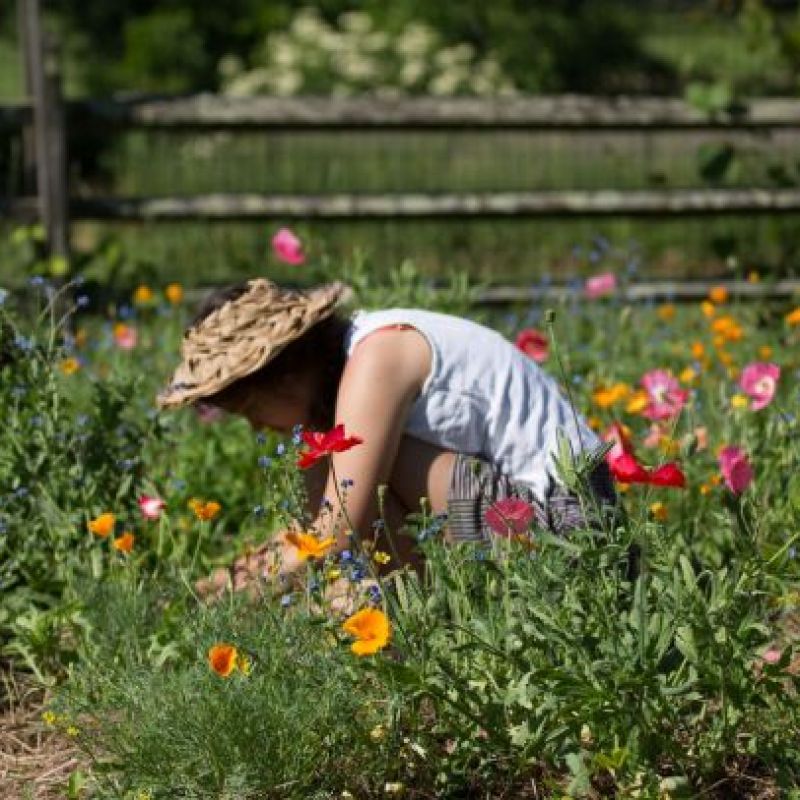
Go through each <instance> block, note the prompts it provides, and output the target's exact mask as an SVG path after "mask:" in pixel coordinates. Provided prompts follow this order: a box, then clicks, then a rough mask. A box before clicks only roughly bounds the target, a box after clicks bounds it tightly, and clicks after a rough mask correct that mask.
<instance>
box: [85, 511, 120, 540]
mask: <svg viewBox="0 0 800 800" xmlns="http://www.w3.org/2000/svg"><path fill="white" fill-rule="evenodd" d="M116 521H117V518H116V517H115V516H114V515H113V514H111V513H105V514H101V515H100V516H99V517H95V518H94V519H92V520H89V522H88V523H87V525H88V527H89V530H90V531H91V532H92V533H93V534H94V535H95V536H99V537H100V538H101V539H105V538H106V537H107V536H108V535H109V534H110V533H111V531H113V530H114V523H115V522H116Z"/></svg>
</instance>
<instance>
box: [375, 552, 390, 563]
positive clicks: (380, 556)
mask: <svg viewBox="0 0 800 800" xmlns="http://www.w3.org/2000/svg"><path fill="white" fill-rule="evenodd" d="M372 557H373V558H374V559H375V563H376V564H381V565H383V564H388V563H389V562H390V561H391V560H392V557H391V556H390V555H389V554H388V553H384V552H383V550H377V551H376V552H375V555H374V556H372Z"/></svg>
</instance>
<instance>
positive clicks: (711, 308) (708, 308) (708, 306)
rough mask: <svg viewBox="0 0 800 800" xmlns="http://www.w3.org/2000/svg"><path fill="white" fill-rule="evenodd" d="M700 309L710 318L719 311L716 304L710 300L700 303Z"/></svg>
mask: <svg viewBox="0 0 800 800" xmlns="http://www.w3.org/2000/svg"><path fill="white" fill-rule="evenodd" d="M700 310H701V311H702V312H703V314H704V315H705V316H706V317H709V318H711V317H713V316H714V314H716V313H717V308H716V306H715V305H714V304H713V303H712V302H711V301H710V300H703V302H702V303H700Z"/></svg>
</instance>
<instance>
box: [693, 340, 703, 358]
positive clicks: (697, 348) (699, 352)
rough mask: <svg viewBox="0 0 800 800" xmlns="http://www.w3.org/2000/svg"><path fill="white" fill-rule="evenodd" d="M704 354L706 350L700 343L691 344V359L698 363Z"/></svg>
mask: <svg viewBox="0 0 800 800" xmlns="http://www.w3.org/2000/svg"><path fill="white" fill-rule="evenodd" d="M705 354H706V348H705V347H703V343H702V342H692V358H693V359H695V361H699V360H700V359H701V358H702V357H703V356H704V355H705Z"/></svg>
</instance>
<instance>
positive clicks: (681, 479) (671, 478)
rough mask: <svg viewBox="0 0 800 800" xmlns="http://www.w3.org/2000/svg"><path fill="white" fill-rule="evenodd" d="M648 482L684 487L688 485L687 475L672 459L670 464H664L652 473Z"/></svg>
mask: <svg viewBox="0 0 800 800" xmlns="http://www.w3.org/2000/svg"><path fill="white" fill-rule="evenodd" d="M648 483H651V484H652V485H653V486H674V487H675V488H678V489H683V487H684V486H686V476H685V475H684V474H683V472H681V470H680V467H678V465H677V464H675V463H674V462H672V461H670V462H669V464H662V465H661V466H660V467H657V468H656V469H654V470H653V471H652V472H651V473H650V479H649V481H648Z"/></svg>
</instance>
